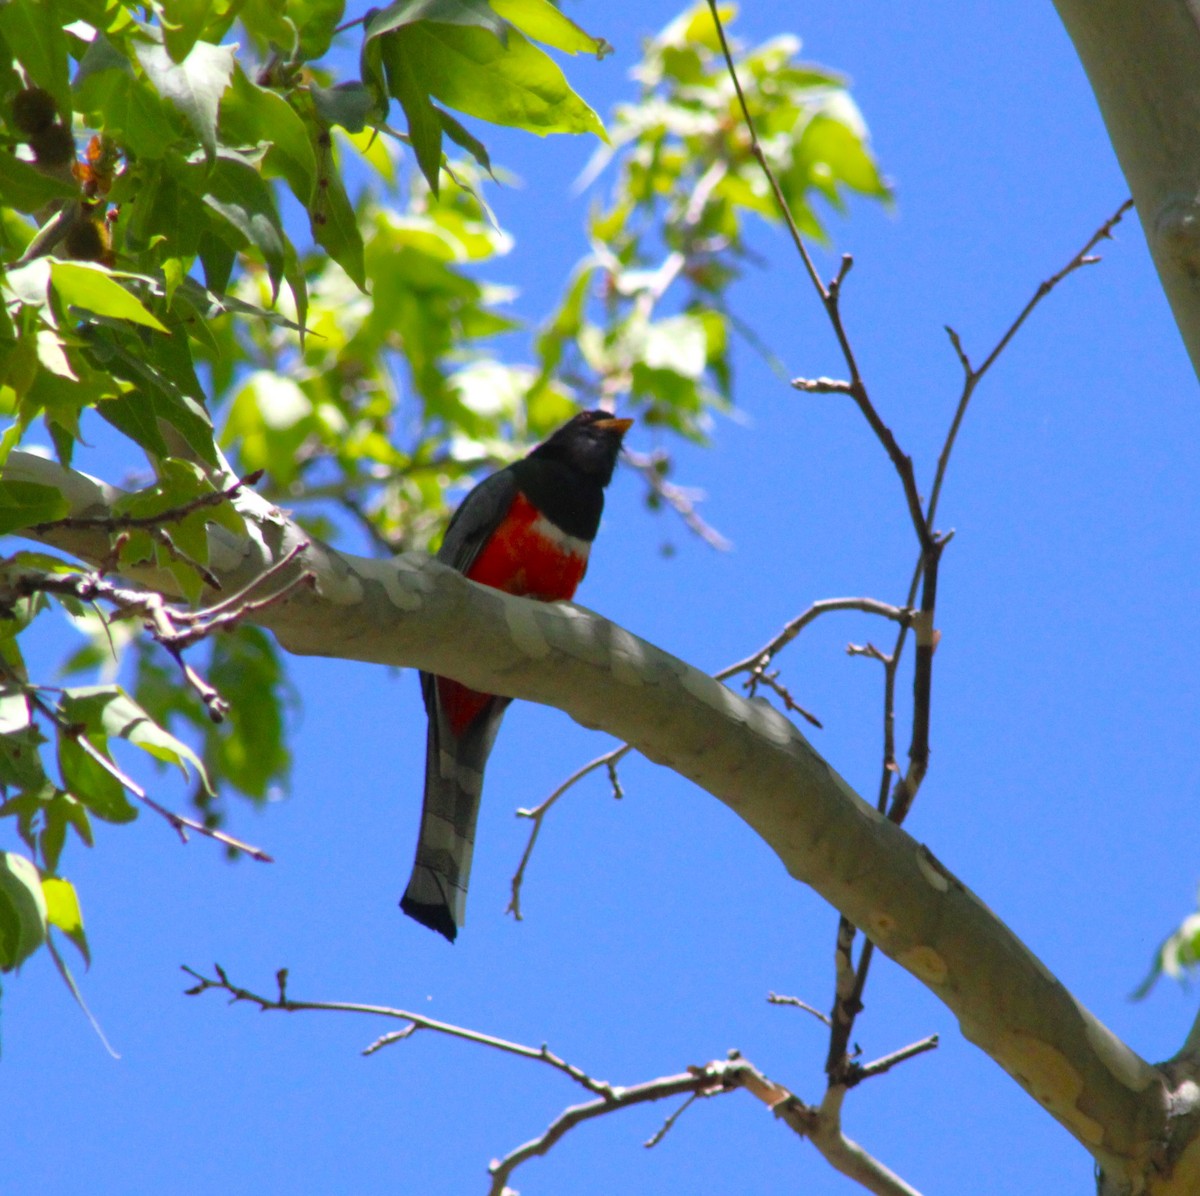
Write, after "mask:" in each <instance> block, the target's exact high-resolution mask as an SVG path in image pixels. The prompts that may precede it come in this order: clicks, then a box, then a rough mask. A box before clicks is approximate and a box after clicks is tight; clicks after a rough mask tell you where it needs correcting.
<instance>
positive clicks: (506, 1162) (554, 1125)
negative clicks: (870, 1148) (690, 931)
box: [183, 964, 937, 1196]
mask: <svg viewBox="0 0 1200 1196" xmlns="http://www.w3.org/2000/svg"><path fill="white" fill-rule="evenodd" d="M183 971H185V972H186V973H187V974H188V975H189V976H191V977H192V978H193V979H194V980H195V981H196V983H195V984H194V985H193V986H192V987H191V988H189V989H187V990H186V992H187V995H188V996H191V997H195V996H199V995H201V994H203V993H206V992H224V993H228V994H229V999H230V1004H236V1003H238V1002H246V1003H248V1004H251V1005H255V1006H257V1007H258V1008H259V1009H260V1010H261V1011H263V1012H280V1013H300V1012H305V1011H307V1012H317V1013H320V1012H324V1013H357V1014H364V1015H366V1016H368V1017H382V1018H387V1019H392V1020H396V1021H401V1022H404V1023H405V1024H404V1026H403V1028H402V1029H400V1030H394V1031H391V1032H390V1033H388V1034H384V1035H383V1036H382V1037H380V1038H377V1039H376V1040H375V1041H374V1042H372V1043H371V1044H370V1046H368V1047H366V1048H365V1049H364V1051H363V1054H364V1055H373V1054H374V1053H375V1052H376V1051H379V1050H381V1049H383V1048H384V1047H386V1046H391V1045H392V1044H394V1043H397V1042H402V1041H403V1040H404V1039H406V1038H411V1037H412V1035H413V1034H415V1033H416V1032H417V1031H418V1030H430V1031H433V1032H434V1033H436V1034H445V1035H448V1036H449V1037H452V1038H459V1039H463V1040H465V1041H467V1042H472V1043H474V1044H475V1045H477V1046H481V1047H487V1048H489V1049H491V1050H495V1051H500V1052H501V1053H502V1054H506V1055H516V1056H517V1057H518V1058H523V1059H532V1060H534V1061H536V1062H538V1063H544V1064H546V1065H547V1066H548V1067H552V1068H553V1069H554V1070H555V1071H558V1072H561V1073H562V1074H563V1075H566V1076H568V1077H569V1078H570V1079H571V1080H573V1081H574V1082H575V1083H576V1084H578V1085H580V1087H582V1088H585V1089H586V1090H587V1091H588V1092H589V1093H591V1094H592V1096H593V1098H594V1099H592V1100H589V1101H585V1102H584V1103H583V1104H579V1105H573V1106H572V1107H570V1108H568V1109H564V1110H563V1112H562V1113H560V1114H559V1115H558V1116H557V1117H556V1118H555V1119H554V1120H553V1121H552V1122H551V1123H550V1125H549V1127H548V1128H547V1129H546V1130H545V1131H544V1132H543V1133H541V1134H539V1135H538V1136H537V1137H536V1138H533V1139H531V1140H530V1141H528V1142H526V1143H525V1144H524V1145H523V1146H519V1147H517V1148H516V1150H513V1151H510V1152H509V1153H508V1154H507V1155H505V1156H504V1158H502V1159H497V1160H496V1161H495V1162H494V1163H492V1165H491V1167H489V1168H488V1170H489V1171H490V1173H491V1177H492V1180H491V1187H490V1188H489V1196H505V1193H507V1192H509V1191H510V1189H509V1187H508V1180H509V1178H510V1177H511V1176H512V1174H513V1172H514V1171H515V1170H516V1169H517V1168H518V1167H519V1166H520V1165H521V1164H522V1163H525V1162H527V1161H528V1160H529V1159H532V1158H535V1157H537V1156H539V1155H545V1154H548V1153H549V1151H550V1150H551V1148H552V1147H553V1146H554V1145H555V1144H556V1143H558V1142H559V1141H560V1140H561V1139H562V1138H563V1137H564V1135H566V1134H567V1133H568V1132H569V1131H570V1130H572V1129H574V1128H575V1127H576V1126H578V1125H582V1124H583V1123H584V1122H587V1121H592V1120H594V1119H595V1118H597V1117H606V1116H608V1115H610V1114H612V1113H617V1112H620V1111H621V1110H622V1109H629V1108H633V1107H634V1106H635V1105H643V1104H648V1103H651V1102H654V1101H660V1100H667V1099H670V1098H673V1097H679V1096H686V1097H687V1100H686V1101H685V1102H684V1104H683V1105H682V1107H680V1108H679V1109H676V1111H675V1112H674V1113H672V1114H671V1115H670V1116H669V1117H668V1118H667V1120H666V1122H665V1123H664V1125H663V1127H662V1128H661V1129H660V1130H659V1131H658V1132H657V1133H656V1134H655V1135H654V1136H653V1137H652V1138H651V1139H650V1140H649V1141H648V1142H647V1143H646V1146H647V1147H653V1146H657V1145H658V1143H659V1142H661V1141H662V1139H663V1138H664V1137H665V1136H666V1134H667V1132H668V1131H669V1130H670V1129H671V1127H672V1126H673V1125H674V1124H675V1123H676V1121H678V1120H679V1117H680V1115H681V1114H682V1113H683V1112H684V1111H685V1110H686V1109H687V1108H688V1107H689V1106H690V1105H691V1104H692V1102H694V1101H695V1100H696V1099H697V1098H699V1097H711V1096H719V1095H721V1094H723V1093H726V1092H734V1091H736V1090H738V1089H741V1090H743V1091H745V1092H748V1093H750V1095H751V1096H754V1097H756V1098H757V1099H758V1100H760V1101H761V1102H762V1103H763V1104H764V1105H766V1107H767V1108H768V1109H769V1110H770V1111H771V1112H772V1113H773V1114H774V1115H775V1116H776V1117H777V1118H778V1119H779V1120H780V1121H782V1122H783V1123H784V1124H785V1125H787V1126H788V1127H789V1128H790V1129H791V1130H792V1131H793V1132H794V1133H796V1134H798V1135H799V1136H800V1137H802V1138H807V1139H809V1140H810V1141H811V1142H812V1144H813V1145H814V1146H815V1147H816V1148H817V1150H818V1151H820V1153H821V1154H822V1155H824V1157H825V1158H826V1159H827V1160H828V1161H829V1162H830V1163H831V1164H832V1165H833V1166H834V1167H835V1168H836V1169H837V1170H838V1171H840V1172H842V1173H843V1174H844V1175H847V1176H849V1177H850V1178H851V1179H854V1180H856V1181H857V1182H858V1183H859V1184H861V1185H862V1186H863V1187H864V1188H865V1189H866V1190H867V1191H868V1192H872V1193H875V1196H920V1194H919V1193H918V1192H917V1191H916V1189H914V1188H912V1187H910V1186H909V1185H908V1184H906V1183H905V1182H904V1181H903V1180H902V1179H900V1177H899V1176H897V1175H895V1174H894V1173H893V1172H891V1171H889V1170H888V1168H886V1167H885V1166H884V1165H883V1164H882V1163H880V1162H879V1161H878V1160H877V1159H875V1158H873V1157H872V1156H871V1155H870V1154H868V1153H867V1152H866V1151H865V1150H863V1148H862V1147H861V1146H859V1145H858V1143H856V1142H852V1141H851V1140H850V1139H849V1138H847V1137H846V1136H845V1135H844V1134H843V1133H842V1126H841V1099H840V1097H837V1098H830V1096H829V1095H828V1094H826V1097H825V1099H824V1100H823V1101H822V1102H821V1104H820V1105H819V1106H812V1105H806V1104H805V1103H804V1102H803V1101H802V1100H800V1098H799V1097H797V1096H796V1095H794V1094H793V1093H792V1092H789V1091H788V1089H786V1088H785V1087H784V1086H783V1085H782V1084H778V1083H776V1082H775V1081H774V1080H770V1079H768V1078H767V1077H766V1076H765V1075H764V1074H763V1073H762V1072H761V1071H759V1070H758V1068H756V1067H754V1066H753V1064H751V1063H749V1062H748V1061H747V1060H745V1059H743V1058H742V1056H741V1054H740V1053H739V1052H738V1051H730V1052H729V1055H728V1057H727V1058H726V1059H724V1060H715V1061H713V1062H711V1063H706V1064H704V1065H703V1066H701V1067H689V1068H688V1069H687V1071H685V1072H682V1073H680V1074H679V1075H673V1076H659V1077H658V1078H657V1079H653V1080H646V1081H644V1082H642V1083H640V1084H631V1085H629V1086H627V1087H623V1086H618V1085H615V1084H609V1083H608V1082H607V1081H605V1080H597V1079H595V1078H594V1077H593V1076H591V1075H589V1074H588V1073H587V1072H586V1071H584V1070H583V1069H582V1068H581V1067H577V1066H575V1065H574V1064H572V1063H568V1062H567V1061H566V1060H565V1059H563V1058H561V1057H560V1056H558V1055H556V1054H555V1053H554V1052H553V1051H551V1050H550V1048H549V1047H548V1046H547V1045H546V1044H545V1043H543V1044H542V1045H541V1046H540V1047H533V1046H527V1045H526V1044H524V1043H519V1042H511V1041H510V1040H509V1039H506V1038H497V1037H496V1036H495V1035H492V1034H484V1033H482V1032H480V1031H478V1030H471V1029H468V1028H467V1027H465V1026H456V1025H453V1024H452V1023H450V1022H441V1021H437V1020H435V1019H434V1018H430V1017H426V1016H425V1015H424V1014H420V1013H411V1012H409V1011H408V1010H406V1009H392V1008H389V1007H388V1006H386V1005H365V1004H360V1003H359V1002H351V1001H298V1000H296V999H295V998H293V997H291V996H289V994H288V970H287V968H280V969H279V971H278V972H276V973H275V983H276V985H277V987H278V993H277V995H276V996H265V995H263V994H261V993H256V992H252V991H251V990H250V989H248V988H243V987H242V986H241V985H237V984H234V983H233V982H232V981H231V980H230V979H229V976H228V974H227V973H226V971H225V969H224V968H222V967H221V965H220V964H214V965H213V975H212V976H211V977H210V976H205V975H204V974H203V973H202V972H198V971H196V970H195V969H194V968H189V967H184V968H183ZM936 1045H937V1040H936V1038H935V1039H933V1040H925V1041H923V1042H919V1043H914V1044H913V1045H912V1046H910V1047H906V1048H905V1049H904V1050H902V1051H897V1052H895V1053H894V1054H893V1055H890V1056H888V1057H887V1058H886V1059H881V1060H879V1061H878V1062H877V1063H875V1064H872V1065H871V1067H872V1070H871V1073H870V1074H873V1075H881V1074H883V1072H885V1071H887V1070H889V1069H890V1068H892V1067H895V1066H896V1065H897V1064H898V1063H901V1062H903V1061H904V1060H905V1059H910V1058H912V1057H913V1056H914V1055H918V1054H921V1053H923V1052H924V1051H927V1050H931V1049H932V1048H933V1047H935V1046H936ZM865 1070H866V1069H864V1071H865ZM861 1078H863V1079H865V1078H867V1077H866V1075H865V1074H864V1075H863V1076H862V1077H861Z"/></svg>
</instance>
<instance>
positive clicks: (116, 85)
mask: <svg viewBox="0 0 1200 1196" xmlns="http://www.w3.org/2000/svg"><path fill="white" fill-rule="evenodd" d="M74 89H75V104H76V107H77V108H78V109H79V111H80V112H82V113H84V114H85V115H86V116H87V117H88V118H89V120H90V121H91V122H92V124H93V126H94V127H95V128H96V129H97V130H99V131H101V132H103V133H106V134H108V136H110V137H112V138H114V139H115V140H116V141H118V142H119V143H121V144H123V145H124V146H125V147H126V148H128V149H129V150H131V151H132V152H133V153H134V154H136V155H138V156H140V157H142V158H146V159H149V160H154V159H158V158H161V157H162V156H163V154H165V153H166V151H167V149H168V148H169V147H170V146H172V145H174V144H175V143H176V142H178V141H180V140H181V139H182V138H181V132H180V129H177V128H176V127H175V120H174V115H173V112H172V110H171V109H169V108H168V107H167V105H166V103H165V102H164V100H163V97H162V96H161V95H160V94H159V93H158V92H156V91H155V90H154V87H153V86H152V85H151V84H150V83H149V82H148V81H147V80H145V79H141V78H138V77H137V76H136V75H135V74H134V72H133V67H132V66H131V65H130V63H129V59H128V58H126V57H125V55H124V54H122V53H121V52H120V51H119V50H118V49H117V48H116V47H115V46H114V45H113V44H112V42H111V41H109V39H108V38H107V37H105V36H104V34H103V33H99V34H97V35H96V36H95V37H94V38H93V39H92V43H91V45H90V46H88V48H87V51H86V53H85V54H84V56H83V59H82V61H81V62H80V64H79V70H78V72H77V73H76V75H75V83H74ZM139 198H140V196H139ZM135 215H136V213H135Z"/></svg>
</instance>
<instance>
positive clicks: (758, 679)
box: [742, 669, 824, 730]
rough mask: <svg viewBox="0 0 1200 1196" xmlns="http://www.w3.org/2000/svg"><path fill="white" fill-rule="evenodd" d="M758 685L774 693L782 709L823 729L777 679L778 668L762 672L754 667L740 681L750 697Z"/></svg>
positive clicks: (816, 719) (819, 722)
mask: <svg viewBox="0 0 1200 1196" xmlns="http://www.w3.org/2000/svg"><path fill="white" fill-rule="evenodd" d="M760 685H765V686H766V687H767V688H768V689H769V690H770V691H771V692H772V693H774V694H775V695H776V696H777V697H778V698H779V699H780V701H781V702H783V705H784V709H786V710H790V711H793V712H794V713H796V714H798V715H800V717H801V718H803V719H804V720H805V721H806V722H807V723H808V724H809V726H812V727H816V728H817V729H818V730H823V729H824V724H823V723H822V722H821V720H820V719H819V718H817V716H816V715H815V714H813V713H811V712H810V711H808V710H805V709H804V707H803V706H801V705H800V703H799V702H797V701H796V699H795V698H793V697H792V695H791V693H790V692H789V691H788V689H787V687H786V686H785V685H784V684H783V683H782V682H781V681H780V680H779V670H778V669H776V670H775V672H773V673H764V672H763V671H762V670H761V669H755V670H754V671H753V672H751V674H750V676H749V677H747V678H746V680H745V681H744V682H743V683H742V688H743V689H745V690H747V691H748V692H749V694H750V696H751V697H753V696H754V691H755V690H756V689H757V688H758V686H760Z"/></svg>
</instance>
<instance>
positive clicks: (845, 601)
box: [713, 598, 913, 681]
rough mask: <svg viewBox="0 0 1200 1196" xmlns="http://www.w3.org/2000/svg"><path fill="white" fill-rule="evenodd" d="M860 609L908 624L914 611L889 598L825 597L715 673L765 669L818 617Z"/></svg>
mask: <svg viewBox="0 0 1200 1196" xmlns="http://www.w3.org/2000/svg"><path fill="white" fill-rule="evenodd" d="M844 610H851V611H859V612H861V613H862V614H867V615H878V616H879V617H880V618H883V619H891V620H892V622H894V623H899V624H900V625H901V626H902V627H905V626H907V625H908V624H909V623H910V622H911V621H912V618H913V611H911V610H910V609H908V608H907V607H903V606H893V605H892V604H891V603H889V602H880V601H878V600H877V599H875V598H822V599H821V600H820V601H819V602H814V603H813V604H812V605H811V606H810V607H809V608H808V609H807V610H805V611H803V612H802V613H801V614H799V615H797V616H796V617H795V618H794V619H790V620H789V621H788V622H787V623H785V624H784V625H783V628H782V630H781V631H779V632H778V634H776V635H774V636H773V637H772V638H771V639H769V640H768V641H767V642H766V643H765V644H763V646H762V647H761V648H759V649H758V651H757V652H753V653H751V654H750V655H749V656H747V657H745V658H744V659H742V660H739V661H735V662H734V663H733V664H731V665H728V666H727V667H725V668H723V669H722V670H721V671H720V672H719V673H714V674H713V676H714V677H716V679H717V680H718V681H726V680H728V679H729V678H730V677H735V676H737V674H738V673H746V672H752V673H761V672H762V670H763V669H765V668H766V667H767V666H768V665H769V664H770V663H771V661H772V660H773V659H774V658H775V657H776V656H777V655H779V653H780V652H782V651H783V649H784V648H786V647H787V646H788V644H790V643H791V642H792V640H794V639H795V638H796V636H798V635H799V634H800V632H802V631H803V630H804V629H805V628H806V627H807V626H808V625H809V624H810V623H812V622H813V621H814V620H815V619H819V618H820V617H821V616H822V615H828V614H831V613H833V612H834V611H844Z"/></svg>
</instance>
